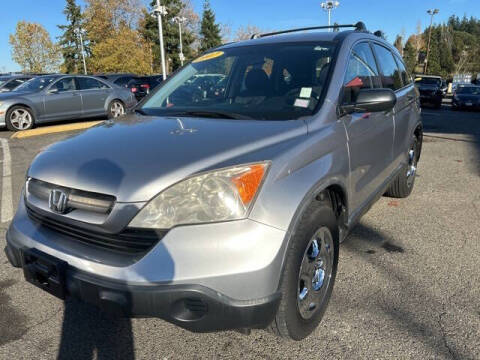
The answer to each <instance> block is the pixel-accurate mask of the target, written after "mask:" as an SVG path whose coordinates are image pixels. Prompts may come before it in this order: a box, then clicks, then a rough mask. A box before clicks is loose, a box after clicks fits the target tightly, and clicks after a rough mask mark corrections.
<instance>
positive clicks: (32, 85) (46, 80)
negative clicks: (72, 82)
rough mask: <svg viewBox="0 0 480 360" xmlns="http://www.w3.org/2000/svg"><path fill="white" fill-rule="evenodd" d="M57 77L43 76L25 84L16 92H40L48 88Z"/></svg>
mask: <svg viewBox="0 0 480 360" xmlns="http://www.w3.org/2000/svg"><path fill="white" fill-rule="evenodd" d="M57 78H58V77H57V76H42V77H38V78H34V79H31V80H28V81H26V82H24V83H23V84H22V85H20V86H19V87H17V88H16V89H15V91H40V90H42V89H44V88H45V87H47V86H48V85H49V84H50V83H51V82H52V81H54V80H55V79H57Z"/></svg>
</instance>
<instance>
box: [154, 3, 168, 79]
mask: <svg viewBox="0 0 480 360" xmlns="http://www.w3.org/2000/svg"><path fill="white" fill-rule="evenodd" d="M153 14H154V15H156V16H157V19H158V38H159V39H160V56H161V58H162V77H163V80H166V79H167V69H166V66H165V49H164V47H163V28H162V15H167V8H166V7H165V6H160V0H157V5H156V6H155V7H154V8H153Z"/></svg>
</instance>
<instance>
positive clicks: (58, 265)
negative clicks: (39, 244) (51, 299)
mask: <svg viewBox="0 0 480 360" xmlns="http://www.w3.org/2000/svg"><path fill="white" fill-rule="evenodd" d="M22 267H23V274H24V276H25V279H26V280H27V281H28V282H29V283H32V284H33V285H35V286H37V287H39V288H40V289H42V290H45V291H46V292H48V293H50V294H52V295H54V296H56V297H58V298H60V299H65V271H66V268H67V263H66V262H65V261H63V260H60V259H57V258H55V257H53V256H51V255H48V254H45V253H43V252H41V251H39V250H37V249H29V250H25V251H23V253H22Z"/></svg>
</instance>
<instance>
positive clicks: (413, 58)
mask: <svg viewBox="0 0 480 360" xmlns="http://www.w3.org/2000/svg"><path fill="white" fill-rule="evenodd" d="M403 59H404V60H405V65H406V66H407V70H408V72H409V73H410V74H414V73H415V67H416V66H417V60H418V54H417V50H416V49H415V44H414V43H413V39H411V38H410V39H408V41H407V42H406V43H405V48H404V49H403Z"/></svg>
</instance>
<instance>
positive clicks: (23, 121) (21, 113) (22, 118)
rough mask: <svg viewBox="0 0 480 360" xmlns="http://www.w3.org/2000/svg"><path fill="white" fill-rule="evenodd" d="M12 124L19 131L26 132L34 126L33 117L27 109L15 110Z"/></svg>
mask: <svg viewBox="0 0 480 360" xmlns="http://www.w3.org/2000/svg"><path fill="white" fill-rule="evenodd" d="M10 123H11V124H12V126H13V127H14V128H15V129H17V130H25V129H28V128H29V127H31V126H32V115H31V114H30V112H29V111H27V110H25V109H15V110H14V111H12V113H11V114H10Z"/></svg>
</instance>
